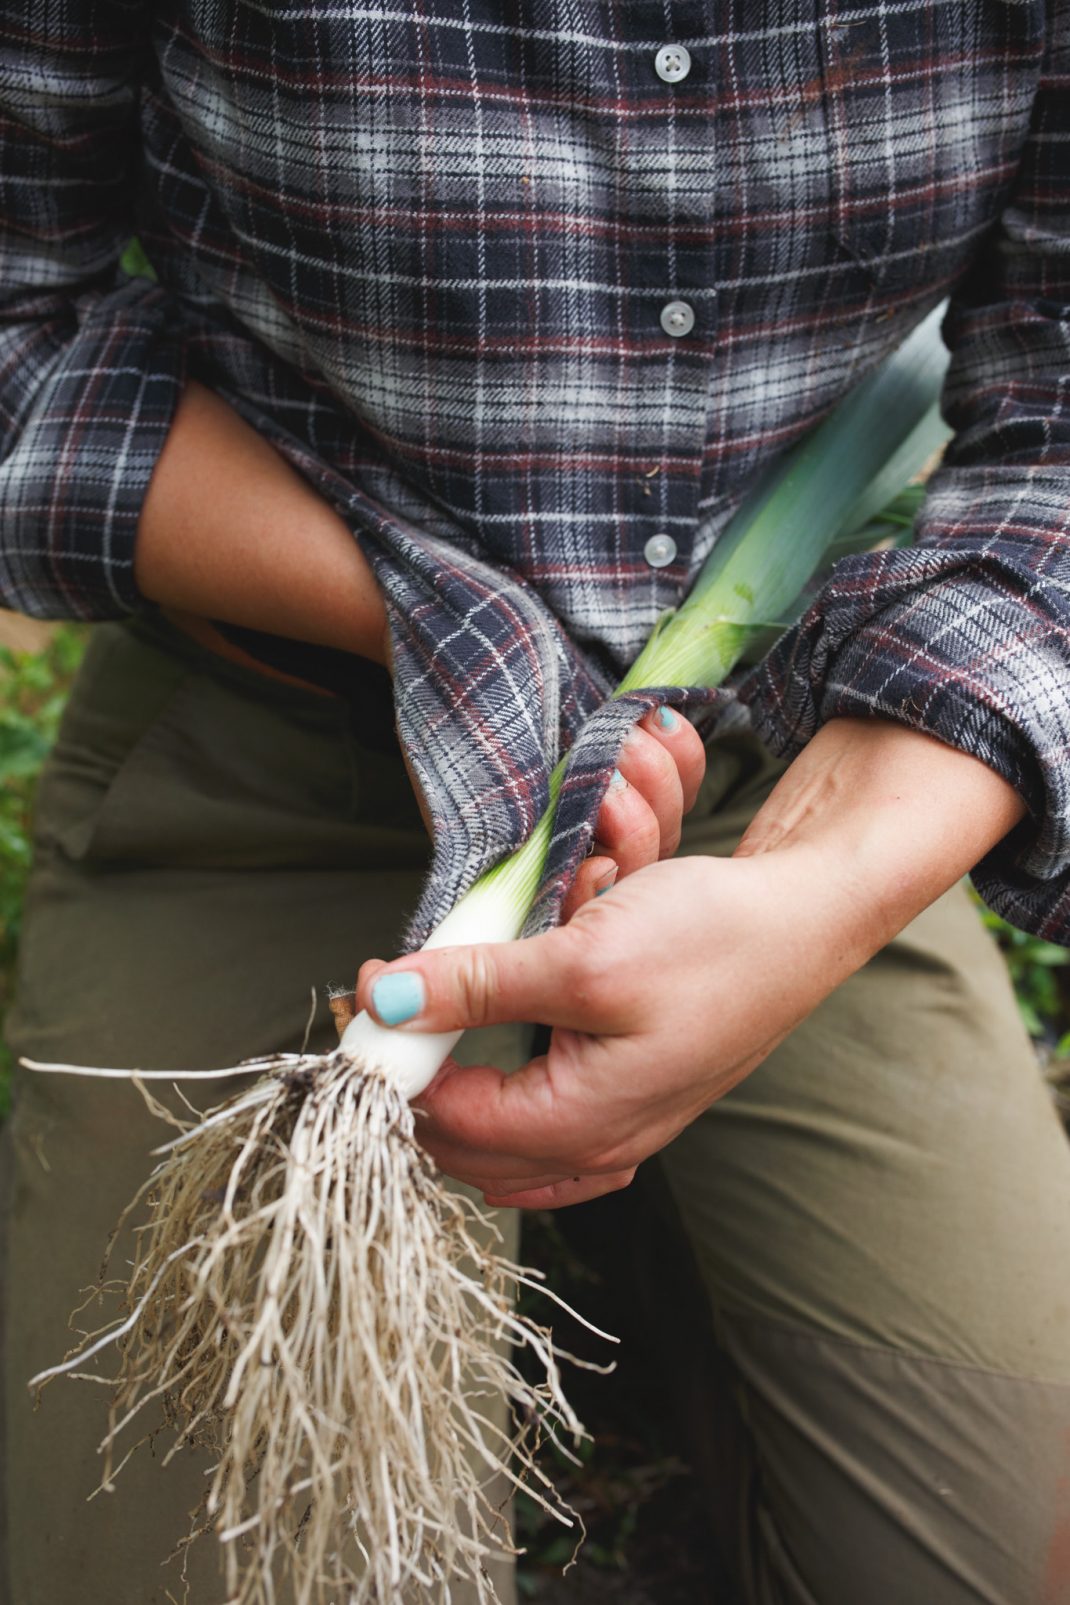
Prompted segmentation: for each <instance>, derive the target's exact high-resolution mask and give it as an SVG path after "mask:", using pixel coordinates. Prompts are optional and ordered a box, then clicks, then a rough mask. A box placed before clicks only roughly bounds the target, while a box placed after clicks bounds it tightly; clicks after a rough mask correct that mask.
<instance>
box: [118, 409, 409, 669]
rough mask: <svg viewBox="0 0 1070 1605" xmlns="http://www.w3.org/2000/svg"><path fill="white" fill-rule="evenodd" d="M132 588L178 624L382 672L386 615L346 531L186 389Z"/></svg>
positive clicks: (317, 499) (221, 412) (285, 468)
mask: <svg viewBox="0 0 1070 1605" xmlns="http://www.w3.org/2000/svg"><path fill="white" fill-rule="evenodd" d="M135 578H136V581H137V585H138V588H139V590H140V592H141V594H142V595H143V596H146V597H148V598H149V600H150V601H153V602H157V603H159V604H160V605H161V606H162V607H163V608H165V609H166V610H168V611H170V612H172V613H175V614H178V615H193V616H196V617H200V618H205V619H211V618H215V619H222V620H225V621H226V622H227V623H228V624H240V625H245V626H247V627H249V628H252V629H258V630H266V631H269V632H271V633H272V634H275V635H283V636H289V637H292V638H293V639H294V640H299V641H310V642H314V643H315V644H317V645H319V646H332V647H338V648H341V649H342V650H344V651H348V652H354V653H357V654H359V655H360V656H362V657H367V658H371V659H373V660H374V661H375V662H377V663H385V662H386V661H387V640H386V615H385V611H384V607H383V602H382V597H381V595H380V593H379V590H378V587H377V586H376V583H375V580H374V577H373V575H372V571H371V569H370V567H369V565H368V562H367V559H366V558H365V557H364V555H363V554H362V552H361V551H360V548H359V547H358V545H357V543H356V541H355V540H354V538H353V535H352V533H351V531H350V530H349V529H348V528H347V526H346V524H345V523H344V521H343V520H342V519H341V518H339V516H338V515H337V513H335V511H334V510H333V508H331V507H330V506H329V505H328V503H327V502H326V501H324V499H323V498H322V497H321V496H320V495H318V494H317V492H316V491H315V490H313V489H312V487H311V486H310V485H309V484H308V483H307V482H306V481H305V480H303V479H302V478H301V476H300V475H299V474H298V473H296V472H295V470H294V469H292V468H291V467H290V465H289V464H288V463H287V462H285V461H284V459H283V458H282V457H280V456H279V454H278V453H277V452H276V451H275V450H274V449H273V448H272V447H271V446H269V445H268V444H267V443H266V442H265V441H263V440H261V439H260V437H259V436H258V435H257V433H256V431H255V430H254V429H252V428H251V427H250V426H249V425H248V424H247V423H246V422H245V421H244V420H243V419H242V418H240V417H239V416H238V414H237V413H235V412H234V410H233V409H232V408H231V407H229V406H228V405H227V403H226V402H225V401H223V400H222V399H221V398H220V397H218V396H216V395H214V394H213V393H212V392H211V391H209V390H206V389H204V388H203V386H201V385H198V384H196V383H190V384H189V385H187V387H186V390H185V391H184V393H183V396H182V400H181V402H180V404H179V408H178V412H177V414H176V416H175V420H174V423H173V425H172V428H171V432H170V434H169V435H168V438H167V441H166V444H165V446H164V449H163V452H162V454H161V456H160V459H159V461H158V463H157V465H156V469H155V471H154V473H153V476H152V479H151V481H150V483H149V488H148V493H147V495H146V497H145V502H144V505H143V508H142V513H141V519H140V522H139V525H138V536H137V546H136V551H135Z"/></svg>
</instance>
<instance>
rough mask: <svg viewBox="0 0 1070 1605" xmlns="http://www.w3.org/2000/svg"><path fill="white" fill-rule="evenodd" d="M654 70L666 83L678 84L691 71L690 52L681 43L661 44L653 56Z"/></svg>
mask: <svg viewBox="0 0 1070 1605" xmlns="http://www.w3.org/2000/svg"><path fill="white" fill-rule="evenodd" d="M654 71H655V72H656V73H657V75H658V77H659V78H661V79H662V80H663V81H664V82H665V83H667V84H678V83H679V82H680V80H681V79H682V78H686V77H687V75H688V73H689V72H690V71H691V52H690V50H685V49H684V47H683V45H662V47H661V49H660V50H659V51H658V53H657V55H656V56H655V57H654Z"/></svg>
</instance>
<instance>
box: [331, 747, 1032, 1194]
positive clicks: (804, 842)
mask: <svg viewBox="0 0 1070 1605" xmlns="http://www.w3.org/2000/svg"><path fill="white" fill-rule="evenodd" d="M647 733H648V734H649V733H650V732H649V730H648V732H647ZM648 806H649V805H648ZM1023 812H1024V807H1023V804H1022V802H1021V799H1020V798H1019V797H1018V796H1017V794H1016V793H1015V792H1014V790H1013V789H1012V788H1011V787H1010V786H1009V785H1008V784H1007V783H1006V782H1005V781H1003V780H1002V779H1001V778H1000V777H999V776H998V775H996V774H995V773H993V772H992V771H991V770H989V769H988V768H986V767H985V765H983V764H981V763H979V762H978V761H977V760H976V759H974V758H971V757H968V756H966V755H965V754H963V753H960V752H956V751H954V750H953V749H951V748H949V747H944V746H942V745H941V744H940V743H939V742H936V741H934V740H932V739H931V738H930V737H928V736H925V735H921V734H918V733H917V732H914V731H912V730H908V729H906V728H904V727H901V726H898V725H893V724H884V723H882V722H880V721H872V722H871V721H858V720H834V721H832V722H831V723H830V724H828V725H826V726H825V727H824V729H823V730H822V731H820V732H819V734H818V735H817V736H816V737H815V739H814V740H813V741H812V742H811V743H810V746H809V747H808V748H807V749H806V751H805V752H804V753H803V754H802V755H801V757H800V758H798V759H797V760H796V762H795V763H794V764H793V765H792V766H791V768H790V769H789V770H788V772H787V774H786V775H785V776H784V778H783V779H782V780H781V782H780V783H779V785H778V786H777V788H776V790H775V791H774V792H773V794H772V795H771V797H770V798H769V800H768V801H767V803H766V804H765V805H764V807H763V808H762V809H761V810H760V812H759V814H758V815H757V816H756V818H755V820H754V822H753V824H752V826H751V828H750V830H749V831H748V832H747V835H746V836H745V837H744V840H743V842H742V843H741V844H740V848H739V849H738V852H737V856H736V857H734V858H732V859H712V858H687V859H681V860H677V861H675V862H673V863H656V864H651V863H648V864H647V866H646V867H644V868H643V869H641V870H640V871H639V873H636V874H634V875H630V876H629V877H628V878H627V879H624V880H622V881H621V884H619V885H617V886H614V888H613V890H612V892H611V893H610V895H609V896H607V897H601V898H598V899H596V900H590V899H589V900H588V901H587V902H585V903H583V904H582V905H581V906H580V907H579V908H578V909H577V911H576V912H575V914H574V916H573V918H572V919H571V920H570V921H569V923H568V924H567V925H563V926H562V927H560V928H559V929H558V930H555V931H551V932H549V933H548V934H547V935H545V936H540V937H535V938H533V939H531V940H529V941H523V942H507V943H501V944H496V945H485V946H475V947H459V948H442V949H438V950H436V951H432V952H425V953H418V954H413V955H411V956H409V957H408V958H405V959H400V960H398V961H397V962H396V963H394V964H392V965H389V966H385V965H382V964H380V963H378V962H377V961H372V962H371V963H369V964H367V965H365V966H364V968H363V969H362V971H361V974H360V980H359V985H358V992H357V1003H358V1006H359V1007H362V1008H368V1009H370V1011H371V1012H372V1013H373V1014H374V1013H375V987H376V985H377V984H378V983H379V982H380V981H382V980H383V978H384V972H387V971H389V972H395V971H399V970H400V971H408V972H414V973H416V974H417V975H418V976H419V977H420V983H421V985H420V987H419V988H418V989H417V991H418V992H420V993H422V1006H421V1007H420V1008H419V1010H418V1012H417V1013H416V1015H415V1016H414V1017H412V1018H411V1019H410V1020H409V1021H408V1022H407V1023H405V1024H403V1025H399V1026H397V1027H396V1029H399V1030H402V1031H411V1030H431V1031H443V1030H454V1029H457V1028H460V1027H464V1026H468V1025H489V1024H494V1023H499V1022H505V1021H513V1020H534V1021H541V1022H543V1023H545V1024H547V1025H551V1026H553V1027H554V1031H553V1036H552V1039H551V1045H550V1050H549V1052H548V1053H547V1054H546V1055H545V1056H544V1057H541V1058H537V1059H533V1060H531V1061H530V1062H529V1063H528V1064H527V1065H525V1066H523V1068H522V1069H520V1070H519V1071H517V1072H516V1073H515V1074H514V1075H512V1076H505V1075H503V1074H502V1073H501V1072H500V1071H498V1070H496V1069H494V1068H492V1067H490V1066H477V1067H473V1068H470V1069H461V1068H458V1067H457V1066H456V1065H451V1064H447V1065H446V1066H445V1067H444V1069H443V1071H441V1072H440V1074H439V1076H438V1077H437V1078H436V1080H435V1081H434V1082H433V1083H432V1085H431V1087H430V1088H429V1089H428V1091H427V1092H426V1093H425V1094H424V1096H423V1098H422V1099H421V1100H420V1105H421V1107H422V1108H423V1110H424V1119H423V1120H421V1121H420V1122H419V1125H418V1130H419V1132H420V1137H421V1141H423V1142H424V1144H425V1146H426V1147H427V1148H428V1149H429V1150H430V1152H431V1153H432V1155H433V1156H434V1157H435V1159H436V1160H437V1161H438V1163H439V1164H440V1165H441V1166H442V1168H443V1169H444V1170H446V1171H447V1172H448V1173H449V1174H450V1175H453V1176H456V1177H458V1178H459V1179H460V1180H463V1181H467V1182H470V1183H472V1184H473V1185H474V1186H476V1187H478V1188H480V1189H481V1190H482V1191H483V1193H484V1194H485V1196H486V1197H487V1199H488V1200H489V1201H490V1202H493V1203H509V1204H519V1205H522V1206H525V1207H531V1208H545V1207H547V1206H553V1205H560V1204H569V1203H577V1202H579V1201H581V1200H583V1199H586V1198H593V1197H596V1196H598V1195H599V1194H600V1193H605V1192H609V1191H612V1190H613V1189H615V1188H618V1187H622V1186H626V1185H627V1183H628V1182H629V1181H630V1179H631V1176H632V1174H633V1173H634V1170H635V1167H636V1165H637V1164H638V1163H639V1162H640V1161H641V1160H642V1159H644V1158H646V1157H647V1156H648V1155H649V1154H652V1153H654V1152H656V1150H657V1149H659V1148H661V1147H663V1146H664V1144H665V1143H667V1142H669V1141H671V1139H672V1138H673V1137H674V1136H675V1135H676V1134H677V1133H678V1132H679V1131H681V1130H682V1129H683V1127H684V1126H685V1125H687V1124H688V1122H689V1121H691V1120H693V1119H694V1118H695V1117H696V1115H698V1114H699V1113H700V1112H701V1111H702V1110H703V1109H705V1108H707V1107H708V1106H709V1104H711V1103H712V1102H714V1100H715V1099H717V1098H719V1097H721V1096H722V1095H723V1094H724V1093H725V1092H727V1091H728V1090H729V1089H730V1088H731V1087H733V1086H734V1085H735V1084H736V1083H737V1082H738V1081H740V1080H741V1079H742V1077H743V1076H745V1075H747V1074H748V1073H749V1072H750V1071H751V1070H752V1069H753V1068H754V1067H755V1066H756V1065H757V1064H759V1063H760V1062H761V1060H762V1059H763V1058H765V1056H766V1054H768V1053H769V1052H770V1051H771V1050H772V1048H773V1047H775V1046H776V1044H777V1043H778V1042H779V1041H781V1040H782V1038H783V1037H784V1036H785V1035H786V1034H787V1033H788V1032H789V1031H790V1030H792V1029H793V1027H794V1026H795V1025H797V1024H798V1023H799V1022H800V1021H801V1020H802V1019H804V1018H805V1016H806V1015H807V1014H808V1013H810V1011H811V1010H812V1009H813V1008H815V1007H816V1005H817V1004H818V1003H819V1002H820V1001H821V1000H822V999H823V998H824V997H826V996H827V995H828V994H829V993H830V992H831V991H832V990H833V989H834V988H835V987H836V986H838V985H839V984H840V982H841V981H843V980H845V979H846V977H847V976H848V975H850V974H851V972H852V971H853V970H855V969H856V968H858V966H859V965H861V964H863V963H865V961H866V960H867V959H868V958H869V957H871V956H872V954H873V953H875V952H876V951H877V949H878V948H880V947H881V946H883V945H884V943H885V942H886V941H888V940H889V939H890V938H891V936H893V935H894V934H895V932H896V931H898V930H900V929H902V927H903V926H904V925H906V924H907V923H908V922H909V920H910V919H912V918H913V917H914V915H915V914H917V913H919V912H920V911H921V909H923V908H925V907H926V906H927V905H928V904H929V903H931V902H933V901H934V900H935V898H936V897H938V896H939V895H940V894H941V893H942V892H944V891H945V890H947V888H948V887H950V886H952V885H953V884H954V883H955V882H956V881H957V880H958V879H959V878H960V877H961V876H962V875H963V874H964V873H965V871H966V870H967V869H968V868H969V867H970V866H971V865H972V864H974V863H975V862H976V861H977V860H978V859H979V858H980V857H981V856H982V855H983V854H984V853H985V852H987V851H988V850H989V849H990V848H991V847H992V846H994V845H995V843H996V842H997V841H999V840H1000V838H1001V837H1002V836H1003V835H1004V834H1005V833H1006V832H1007V831H1008V830H1009V829H1011V828H1012V827H1013V825H1014V824H1015V823H1017V821H1018V820H1019V819H1020V818H1021V816H1022V813H1023Z"/></svg>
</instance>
